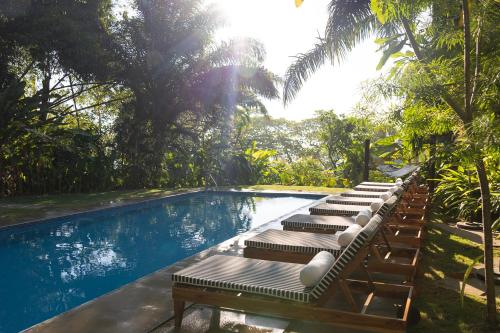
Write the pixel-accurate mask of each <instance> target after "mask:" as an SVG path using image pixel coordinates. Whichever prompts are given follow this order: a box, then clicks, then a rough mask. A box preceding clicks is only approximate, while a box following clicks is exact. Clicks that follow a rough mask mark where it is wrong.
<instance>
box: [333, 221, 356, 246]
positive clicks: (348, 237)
mask: <svg viewBox="0 0 500 333" xmlns="http://www.w3.org/2000/svg"><path fill="white" fill-rule="evenodd" d="M361 229H362V227H361V226H360V225H359V224H356V223H355V224H351V225H350V226H349V227H347V229H345V230H344V231H341V232H340V233H339V237H338V238H337V242H338V243H339V245H340V246H347V245H349V243H351V241H352V240H353V239H354V237H356V235H357V234H358V232H360V231H361Z"/></svg>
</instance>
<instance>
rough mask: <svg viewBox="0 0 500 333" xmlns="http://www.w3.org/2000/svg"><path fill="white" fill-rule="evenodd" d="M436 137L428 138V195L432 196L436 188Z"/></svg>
mask: <svg viewBox="0 0 500 333" xmlns="http://www.w3.org/2000/svg"><path fill="white" fill-rule="evenodd" d="M436 141H437V138H436V135H431V138H430V157H429V178H430V179H431V180H430V181H429V193H430V194H431V195H433V194H434V190H435V188H436V180H435V179H436Z"/></svg>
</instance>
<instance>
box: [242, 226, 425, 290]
mask: <svg viewBox="0 0 500 333" xmlns="http://www.w3.org/2000/svg"><path fill="white" fill-rule="evenodd" d="M382 227H383V226H381V228H382ZM389 239H390V238H387V237H385V235H384V234H383V230H379V231H378V232H377V235H376V236H375V237H374V238H373V240H372V241H371V242H370V244H369V246H368V248H369V250H370V251H369V253H370V254H371V258H370V260H368V263H369V266H368V267H367V269H368V271H370V272H379V273H389V274H396V275H403V276H404V277H405V279H406V281H407V282H409V283H413V281H414V277H415V273H416V269H417V264H418V258H419V257H420V250H419V249H418V248H414V247H398V246H392V245H391V244H390V240H389ZM405 245H407V244H405ZM410 245H413V244H410ZM379 249H384V250H385V251H383V252H384V253H382V252H381V251H380V250H379ZM314 255H315V253H312V252H310V253H307V252H293V251H282V250H275V249H265V248H258V247H251V246H248V245H247V246H246V247H245V248H244V249H243V256H244V257H245V258H252V259H264V260H271V261H281V262H291V263H297V264H306V263H308V262H309V261H310V260H311V259H312V258H313V257H314ZM367 255H368V253H367ZM365 258H366V257H365ZM397 258H400V259H399V262H397V261H398V259H397ZM402 258H403V259H408V260H409V262H410V263H402V262H401V259H402Z"/></svg>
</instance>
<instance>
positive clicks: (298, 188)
mask: <svg viewBox="0 0 500 333" xmlns="http://www.w3.org/2000/svg"><path fill="white" fill-rule="evenodd" d="M242 188H245V189H251V190H256V191H298V192H319V193H326V194H335V193H340V192H345V191H347V190H348V189H347V188H336V187H321V186H286V185H250V186H242Z"/></svg>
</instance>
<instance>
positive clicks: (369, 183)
mask: <svg viewBox="0 0 500 333" xmlns="http://www.w3.org/2000/svg"><path fill="white" fill-rule="evenodd" d="M359 185H364V186H383V187H392V186H394V185H396V183H377V182H362V183H360V184H359Z"/></svg>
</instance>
